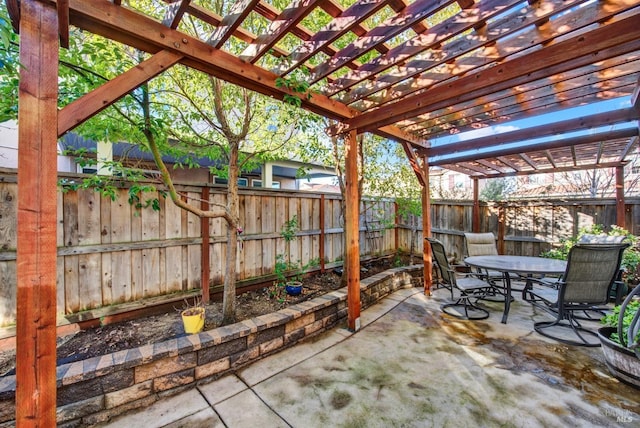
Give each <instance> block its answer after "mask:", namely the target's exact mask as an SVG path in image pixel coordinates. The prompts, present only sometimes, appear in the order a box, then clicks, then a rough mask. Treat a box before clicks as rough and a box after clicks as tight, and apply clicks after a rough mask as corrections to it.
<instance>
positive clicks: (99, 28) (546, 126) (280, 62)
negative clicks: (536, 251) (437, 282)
mask: <svg viewBox="0 0 640 428" xmlns="http://www.w3.org/2000/svg"><path fill="white" fill-rule="evenodd" d="M5 1H6V4H7V9H8V11H9V14H10V16H11V19H12V23H13V25H14V28H15V29H16V31H18V30H19V31H20V34H21V54H20V55H21V64H22V65H23V67H22V75H21V83H20V98H19V109H20V119H19V130H20V131H19V132H20V134H19V138H20V149H19V168H18V176H19V179H18V183H19V194H20V198H19V204H18V205H19V219H20V220H19V224H18V242H19V245H18V254H17V259H18V269H17V270H18V317H17V318H18V339H19V342H18V353H19V355H18V361H19V366H18V370H17V376H18V384H19V389H18V392H17V416H18V417H17V422H18V425H19V426H23V425H25V426H26V425H33V424H32V422H33V421H37V425H40V426H47V427H48V426H53V425H55V352H53V350H55V270H56V264H55V255H56V234H55V228H56V224H55V213H56V209H55V201H56V198H55V197H53V195H54V194H55V191H56V171H55V168H54V167H52V165H56V161H55V157H56V153H55V149H54V147H55V141H56V138H57V137H58V136H60V135H62V134H64V133H65V132H68V131H69V130H71V129H73V127H75V126H77V125H78V124H80V123H82V122H83V121H84V120H87V119H89V118H90V117H92V116H93V115H95V114H97V113H98V112H99V111H101V110H102V109H104V108H106V107H108V106H109V105H110V104H111V103H113V102H115V101H117V100H118V99H119V98H121V97H123V96H125V95H126V94H127V93H129V92H130V91H131V90H133V89H135V88H137V87H138V86H139V85H141V84H143V83H145V82H147V81H149V80H150V79H152V78H153V77H155V76H157V75H158V74H160V73H162V72H163V71H165V70H167V69H168V68H170V67H172V66H174V65H176V64H182V65H184V66H187V67H191V68H194V69H197V70H199V71H201V72H204V73H207V74H210V75H213V76H216V77H218V78H221V79H223V80H226V81H228V82H231V83H233V84H236V85H239V86H242V87H245V88H247V89H250V90H253V91H256V92H258V93H261V94H264V95H267V96H271V97H273V98H275V99H279V100H282V99H283V98H284V97H285V96H286V95H294V96H297V95H299V94H296V93H294V92H291V91H290V90H289V89H287V88H285V87H283V86H281V85H277V84H276V81H277V80H278V79H279V78H285V79H286V78H290V77H291V75H292V73H295V72H296V71H297V70H299V69H301V68H306V69H307V70H309V73H310V77H309V79H308V83H309V84H310V94H311V97H301V98H302V107H303V108H305V109H308V110H310V111H313V112H315V113H317V114H320V115H322V116H325V117H327V118H330V119H333V120H335V121H337V122H338V125H337V126H336V127H335V128H333V129H330V130H329V132H331V133H334V134H336V133H342V134H344V135H345V136H346V137H345V141H346V147H347V153H348V156H347V167H346V171H347V173H346V174H347V177H346V181H347V194H346V199H347V213H346V221H345V235H346V238H347V243H348V248H347V251H348V253H349V255H348V257H347V260H348V265H347V266H346V272H347V276H348V278H349V287H348V290H349V291H348V296H349V297H348V310H349V315H348V321H349V327H350V328H352V329H357V327H358V320H359V310H360V308H359V292H358V291H359V288H358V287H359V243H358V229H359V224H358V212H357V210H358V207H357V204H356V203H355V201H357V199H358V193H357V192H358V190H357V186H356V185H355V184H356V181H357V165H356V163H355V156H354V154H355V153H356V152H357V144H358V143H357V138H356V136H357V134H359V133H363V132H373V133H376V134H378V135H381V136H383V137H385V138H390V139H393V140H396V141H398V142H399V143H400V144H401V146H402V148H403V150H404V152H405V154H406V155H407V159H408V161H409V163H410V165H411V167H412V169H413V171H414V172H415V174H416V177H417V179H418V182H419V183H420V185H421V186H422V197H423V199H422V202H423V205H422V207H423V213H424V215H423V230H424V231H425V235H426V236H428V235H429V233H430V226H431V225H430V217H429V207H430V205H429V199H430V196H429V169H430V168H431V167H440V168H447V169H450V170H452V171H457V172H461V173H464V174H467V175H470V176H471V177H472V178H473V179H474V194H475V195H477V193H478V180H479V179H483V178H492V177H504V176H510V175H525V174H535V173H542V172H550V171H554V172H557V171H574V170H580V169H584V168H614V169H615V170H616V177H617V180H618V181H617V183H616V185H617V190H618V193H617V201H618V205H617V213H618V215H619V217H620V218H623V217H624V194H623V192H622V190H621V189H622V188H623V184H624V183H622V182H621V180H622V179H621V177H622V176H623V175H622V169H623V167H624V165H625V164H627V163H628V162H629V158H630V157H631V156H632V155H633V154H634V153H636V152H637V151H638V142H639V136H638V123H637V122H638V118H639V117H640V114H639V111H640V106H639V104H640V101H639V95H638V94H639V93H640V91H639V88H638V81H639V78H640V0H615V1H613V0H607V1H596V2H590V1H587V0H539V1H519V0H457V1H456V0H351V1H349V2H347V4H348V6H347V7H342V6H341V5H340V4H338V3H337V2H336V1H335V0H321V1H318V0H292V1H291V3H290V4H289V5H288V6H287V7H285V8H283V9H282V10H279V9H278V8H276V7H275V6H274V5H272V4H271V3H268V2H266V1H265V0H239V1H237V2H235V3H234V4H233V5H232V6H230V7H229V8H228V12H227V13H226V15H225V16H221V15H220V14H219V11H216V10H212V9H209V8H208V7H207V5H208V4H212V2H195V1H191V0H164V2H156V3H154V7H155V9H154V10H144V9H143V8H144V7H146V6H145V5H146V3H145V2H132V4H133V6H131V4H129V3H128V2H124V3H123V2H122V1H121V0H113V1H109V0H92V1H86V0H57V1H56V0H21V1H18V0H5ZM157 7H164V8H165V9H164V10H160V12H161V13H160V14H159V16H160V19H158V18H157V17H158V10H157ZM314 16H315V17H317V16H323V17H326V16H329V17H331V18H332V20H331V21H330V22H328V23H326V25H324V27H323V28H321V29H320V30H317V31H314V30H312V29H310V28H313V27H315V26H316V25H315V23H314V24H313V25H312V24H311V22H310V19H315V18H312V17H314ZM252 17H259V19H262V20H264V21H265V22H266V25H265V28H266V29H265V30H264V31H259V34H254V32H253V31H252V27H251V26H250V25H249V24H248V23H249V20H250V18H252ZM186 19H189V22H200V23H201V28H207V29H208V30H207V31H208V34H203V35H195V34H193V33H192V32H191V31H190V29H189V25H186V22H185V20H186ZM376 23H377V24H376ZM73 28H79V29H82V30H83V31H89V32H92V33H95V34H98V35H101V36H103V37H105V38H108V39H111V40H115V41H117V42H120V43H123V44H126V45H128V46H131V47H133V48H135V49H138V50H140V51H144V52H146V53H148V54H149V56H148V58H147V59H146V60H145V61H144V62H142V63H141V64H139V65H138V66H137V67H134V68H132V69H131V70H129V71H127V72H125V73H123V74H122V75H120V76H118V77H116V78H114V79H113V80H111V81H109V82H107V83H105V84H104V85H103V86H102V87H100V88H98V89H96V90H94V91H93V92H91V93H89V94H85V95H84V96H83V97H81V98H79V99H78V100H76V101H74V102H72V103H71V104H68V105H67V106H65V107H64V108H62V109H60V110H58V109H57V106H56V103H55V100H56V99H57V95H58V94H57V87H56V85H57V77H58V75H57V73H58V70H57V60H58V48H59V46H62V47H63V48H64V47H65V46H68V44H69V40H70V37H73V33H74V32H73ZM256 31H257V30H256ZM236 42H237V43H236ZM242 43H244V44H245V46H243V49H242V52H241V53H240V54H237V53H235V52H234V51H233V50H232V47H233V46H238V45H239V44H242ZM603 100H621V103H622V101H624V102H626V103H627V104H625V105H626V106H625V107H620V108H618V109H617V110H616V109H614V110H613V111H606V112H604V111H602V112H601V111H598V108H599V107H598V106H599V104H597V103H598V102H599V101H603ZM629 100H630V107H629ZM591 105H593V106H595V107H593V111H592V112H590V113H589V114H585V115H584V117H579V118H573V119H571V118H565V119H563V120H553V121H549V123H546V122H545V120H548V119H539V118H541V117H546V118H548V116H542V115H544V114H547V113H557V114H559V115H560V114H561V113H565V112H566V111H567V108H571V107H578V106H591ZM621 105H622V104H621ZM516 119H537V120H539V121H540V122H542V123H538V126H536V127H535V128H527V129H520V130H514V131H512V132H508V133H499V132H498V131H496V128H495V127H496V126H500V125H506V124H510V123H511V122H512V121H514V120H516ZM629 124H631V125H632V126H628V125H629ZM625 125H627V126H625ZM492 127H494V128H492ZM477 128H486V129H487V130H489V131H491V133H493V134H496V135H488V136H486V137H482V138H473V139H467V140H462V139H460V140H459V141H456V142H453V143H450V144H442V143H439V142H437V141H434V139H435V138H436V137H441V136H443V135H445V134H447V133H449V134H456V133H461V132H464V131H467V130H471V129H477ZM580 130H583V131H584V130H590V132H586V133H583V134H582V135H573V134H571V135H568V134H569V133H571V132H574V133H575V132H577V131H580ZM561 136H564V137H563V138H560V137H561ZM542 137H544V139H541V138H542ZM536 139H537V140H536ZM52 203H53V205H52ZM476 209H477V201H476V203H474V210H476ZM477 220H478V219H477V218H476V217H475V214H474V221H473V227H474V229H475V228H477V227H478V225H479V221H477ZM424 254H425V256H424V262H425V270H424V274H425V293H426V294H429V293H430V285H431V258H430V254H429V248H428V246H427V245H425V247H424ZM34 368H35V369H34Z"/></svg>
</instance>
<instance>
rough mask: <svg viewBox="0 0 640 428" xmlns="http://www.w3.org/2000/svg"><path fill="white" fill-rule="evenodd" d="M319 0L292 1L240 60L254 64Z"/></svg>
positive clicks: (244, 52) (248, 47)
mask: <svg viewBox="0 0 640 428" xmlns="http://www.w3.org/2000/svg"><path fill="white" fill-rule="evenodd" d="M319 1H321V0H294V1H293V2H292V3H291V4H290V5H289V6H288V7H287V8H285V10H283V11H282V13H281V14H280V15H279V16H278V17H277V18H276V19H275V20H274V21H272V22H271V24H269V28H268V29H267V31H266V32H265V33H264V34H262V35H260V36H258V38H257V39H256V40H255V41H254V42H253V43H252V44H250V45H249V46H247V47H246V48H245V50H244V51H243V52H242V53H241V54H240V55H239V57H240V59H242V60H244V61H247V62H250V63H252V64H253V63H255V62H256V61H258V60H259V59H260V58H262V56H263V55H264V54H265V53H267V51H268V50H269V49H271V48H272V47H273V46H274V45H275V44H276V43H278V41H279V40H280V39H282V38H283V37H284V36H285V35H286V34H287V33H288V32H289V30H291V29H292V28H293V27H295V26H296V25H297V24H298V23H299V22H300V21H302V20H303V19H304V18H305V17H306V16H307V15H308V14H309V13H311V11H312V10H313V8H314V7H315V6H317V4H318V2H319Z"/></svg>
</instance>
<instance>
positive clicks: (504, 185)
mask: <svg viewBox="0 0 640 428" xmlns="http://www.w3.org/2000/svg"><path fill="white" fill-rule="evenodd" d="M514 184H515V183H514V182H513V181H510V180H508V179H506V178H496V179H491V180H487V182H486V184H485V186H484V188H483V189H482V191H481V192H480V200H482V201H502V200H504V199H506V197H507V196H508V195H509V193H511V192H512V191H513V190H514Z"/></svg>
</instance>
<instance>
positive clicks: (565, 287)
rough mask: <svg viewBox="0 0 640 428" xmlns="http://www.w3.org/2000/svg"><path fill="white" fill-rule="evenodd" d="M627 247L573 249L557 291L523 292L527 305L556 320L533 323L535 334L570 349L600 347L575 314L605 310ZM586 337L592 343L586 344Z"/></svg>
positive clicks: (596, 339) (536, 289)
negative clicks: (560, 343)
mask: <svg viewBox="0 0 640 428" xmlns="http://www.w3.org/2000/svg"><path fill="white" fill-rule="evenodd" d="M627 246H628V244H625V243H623V244H607V245H604V244H601V245H584V244H577V245H574V246H573V247H572V248H571V250H570V251H569V257H568V259H567V268H566V270H565V273H564V274H563V275H562V278H561V280H560V282H559V287H558V289H553V288H549V287H535V286H534V287H533V288H531V289H527V290H526V293H527V295H528V298H527V300H528V301H530V302H531V303H532V304H533V305H534V306H536V307H540V308H542V309H545V310H547V311H549V312H551V313H552V314H553V315H554V316H555V317H556V319H555V320H554V321H542V322H536V323H534V324H533V328H534V330H535V331H536V332H538V333H540V334H541V335H543V336H546V337H549V338H552V339H555V340H557V341H559V342H562V343H566V344H569V345H577V346H600V341H599V339H598V335H597V332H595V331H592V330H589V329H587V328H585V327H583V326H582V324H580V321H579V320H580V319H581V318H580V317H579V316H577V314H579V313H581V314H584V313H585V311H594V310H596V311H597V310H603V309H604V305H606V304H607V303H608V301H609V291H610V290H611V286H612V284H613V283H614V281H615V280H616V278H617V276H618V271H619V270H620V262H621V260H622V252H623V251H624V249H625V248H626V247H627ZM582 319H583V318H582ZM566 329H569V330H566ZM589 336H591V337H592V338H595V340H593V341H590V340H588V339H589Z"/></svg>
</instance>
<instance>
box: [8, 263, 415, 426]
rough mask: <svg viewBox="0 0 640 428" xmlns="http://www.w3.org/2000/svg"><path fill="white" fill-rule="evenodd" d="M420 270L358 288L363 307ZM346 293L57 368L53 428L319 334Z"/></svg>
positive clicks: (137, 402)
mask: <svg viewBox="0 0 640 428" xmlns="http://www.w3.org/2000/svg"><path fill="white" fill-rule="evenodd" d="M422 275H423V270H422V265H413V266H407V267H399V268H394V269H389V270H386V271H384V272H381V273H379V274H376V275H374V276H371V277H369V278H366V279H363V280H362V281H361V282H360V298H361V303H362V308H363V309H364V308H366V307H368V306H371V305H373V304H374V303H376V302H377V301H378V300H380V299H382V298H384V297H385V296H387V295H389V294H390V293H392V292H394V291H396V290H398V289H401V288H408V287H412V286H421V285H422ZM346 300H347V293H346V289H344V288H343V289H340V290H337V291H334V292H331V293H328V294H325V295H323V296H321V297H316V298H314V299H312V300H308V301H306V302H302V303H299V304H296V305H292V306H289V307H287V308H285V309H282V310H280V311H278V312H275V313H272V314H267V315H262V316H259V317H257V318H252V319H249V320H245V321H241V322H238V323H236V324H233V325H229V326H225V327H219V328H216V329H214V330H208V331H205V332H202V333H199V334H192V335H186V336H182V337H179V338H176V339H171V340H168V341H165V342H160V343H154V344H152V345H146V346H141V347H139V348H135V349H129V350H125V351H119V352H115V353H113V354H109V355H104V356H100V357H94V358H89V359H86V360H82V361H77V362H73V363H69V364H64V365H61V366H59V367H58V369H57V384H58V396H57V402H58V404H57V405H58V409H57V421H58V426H59V427H66V428H70V427H84V426H92V425H95V424H99V423H102V422H106V421H108V420H110V419H111V418H112V417H114V416H116V415H119V414H121V413H124V412H126V411H129V410H132V409H136V408H140V407H145V406H149V405H151V404H152V403H153V402H155V401H157V400H158V399H160V398H163V397H165V396H168V395H172V394H175V393H178V392H181V391H183V390H185V389H187V388H191V387H193V386H194V385H196V384H197V383H206V382H209V381H211V380H214V379H216V378H218V377H220V376H222V375H224V374H226V373H228V372H231V371H233V370H236V369H238V368H240V367H242V366H244V365H246V364H249V363H251V362H254V361H256V360H258V359H260V358H263V357H265V356H267V355H270V354H273V353H276V352H278V351H281V350H283V349H286V348H288V347H291V346H293V345H295V344H296V343H299V342H300V341H302V340H304V339H306V338H308V337H311V336H313V335H317V334H318V333H321V332H323V331H326V330H328V329H330V328H332V327H334V326H335V325H337V324H338V323H340V322H342V321H344V320H345V319H346V317H347V301H346ZM15 383H16V380H15V376H5V377H4V378H2V379H1V380H0V428H5V427H11V426H15Z"/></svg>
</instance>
